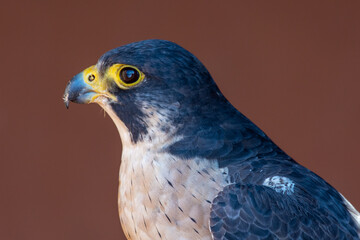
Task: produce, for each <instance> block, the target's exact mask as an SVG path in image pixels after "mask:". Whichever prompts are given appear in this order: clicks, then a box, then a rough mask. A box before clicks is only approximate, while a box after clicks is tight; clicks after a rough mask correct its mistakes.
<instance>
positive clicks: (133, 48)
mask: <svg viewBox="0 0 360 240" xmlns="http://www.w3.org/2000/svg"><path fill="white" fill-rule="evenodd" d="M64 101H65V104H66V106H67V107H68V105H69V102H70V101H71V102H75V103H98V104H99V105H100V106H101V107H102V108H104V109H105V111H106V112H107V113H108V114H109V115H110V116H111V118H112V119H113V121H114V122H115V124H116V125H117V127H118V129H119V132H120V135H121V138H122V140H123V143H124V141H129V142H132V143H136V142H138V141H141V140H143V139H144V138H145V137H150V138H151V137H153V136H155V135H157V136H159V135H161V133H167V134H168V133H169V132H171V131H172V132H175V131H178V130H179V129H181V126H182V125H184V124H192V123H194V122H196V121H198V120H199V117H200V116H201V119H202V120H204V119H207V120H206V122H212V121H215V119H216V114H217V112H219V110H220V109H221V111H223V110H224V108H222V107H220V108H219V104H220V103H221V102H222V103H225V102H227V101H226V99H225V98H224V97H223V95H222V94H221V93H220V91H219V89H218V88H217V86H216V84H215V83H214V81H213V80H212V78H211V76H210V74H209V72H208V71H207V69H206V68H205V67H204V65H203V64H202V63H201V62H200V61H199V60H198V59H197V58H196V57H195V56H194V55H192V54H191V53H190V52H188V51H187V50H185V49H183V48H182V47H180V46H179V45H177V44H175V43H172V42H169V41H164V40H146V41H141V42H135V43H131V44H128V45H125V46H122V47H119V48H115V49H113V50H110V51H109V52H107V53H105V54H104V55H103V56H102V57H101V58H100V59H99V61H98V62H97V63H96V64H95V65H93V66H90V67H89V68H87V69H85V70H84V71H82V72H81V73H79V74H77V75H76V76H74V77H73V79H72V80H71V81H70V82H69V83H68V85H67V87H66V90H65V94H64ZM220 105H221V104H220ZM202 124H204V122H202Z"/></svg>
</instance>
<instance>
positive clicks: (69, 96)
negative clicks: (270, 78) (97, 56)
mask: <svg viewBox="0 0 360 240" xmlns="http://www.w3.org/2000/svg"><path fill="white" fill-rule="evenodd" d="M96 94H97V93H96V92H95V91H94V89H93V88H92V87H91V86H90V85H89V84H87V83H86V82H85V81H84V73H83V72H81V73H79V74H77V75H75V76H74V77H73V78H72V79H71V80H70V81H69V83H68V84H67V86H66V89H65V93H64V97H63V99H64V103H65V106H66V108H69V103H70V101H71V102H75V103H90V101H91V99H92V98H93V97H94V96H95V95H96Z"/></svg>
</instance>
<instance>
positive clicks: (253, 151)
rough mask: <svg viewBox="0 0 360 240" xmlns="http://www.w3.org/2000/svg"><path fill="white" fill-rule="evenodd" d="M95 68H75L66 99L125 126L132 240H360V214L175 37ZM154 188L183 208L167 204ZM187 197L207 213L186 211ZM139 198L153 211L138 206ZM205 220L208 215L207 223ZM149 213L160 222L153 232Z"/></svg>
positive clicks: (128, 50) (126, 50) (127, 220)
mask: <svg viewBox="0 0 360 240" xmlns="http://www.w3.org/2000/svg"><path fill="white" fill-rule="evenodd" d="M117 64H118V65H119V66H120V69H122V68H121V66H123V65H126V66H133V67H136V68H137V69H139V71H141V72H139V74H140V75H141V74H143V75H144V76H145V77H144V79H143V80H142V81H140V80H139V83H137V82H136V84H135V82H134V84H135V85H134V86H130V85H126V84H124V85H121V83H120V85H119V81H120V80H119V81H116V78H119V76H115V75H111V74H110V73H109V71H110V70H109V69H111V68H112V67H113V66H117ZM134 69H135V68H134ZM90 70H91V71H92V72H91V74H94V75H93V76H99V77H98V79H99V80H98V81H99V83H97V84H98V85H96V84H93V83H91V82H86V76H88V75H86V74H85V73H82V74H79V75H76V77H75V78H74V79H73V80H72V81H71V82H70V83H69V84H68V86H67V89H66V93H65V97H64V98H65V102H66V103H67V104H68V102H69V101H74V102H80V103H89V102H97V103H99V104H100V105H101V106H102V107H103V108H104V109H105V110H106V111H107V112H108V113H109V115H110V116H111V117H112V119H113V120H114V122H115V124H116V125H117V127H118V129H119V132H120V135H121V137H122V138H123V139H122V140H123V143H124V152H125V154H124V153H123V157H124V159H125V160H126V161H124V163H123V164H122V169H123V170H122V171H121V173H123V176H120V178H121V177H122V178H121V179H122V182H123V186H122V187H120V193H121V194H122V195H121V196H123V197H128V198H129V199H130V200H129V201H130V202H131V203H127V202H126V201H124V200H123V201H119V203H120V205H121V204H123V205H126V206H125V207H122V208H121V210H120V216H121V215H122V214H123V216H124V217H123V218H121V221H122V224H123V226H127V227H129V228H131V229H130V230H129V229H128V234H127V236H128V238H129V239H130V238H136V239H140V238H142V237H143V238H148V239H151V238H154V237H157V238H161V239H162V238H167V239H177V238H178V239H198V238H199V239H200V238H201V239H210V238H211V237H213V239H359V225H358V224H359V221H360V215H359V214H358V213H357V211H356V210H355V209H353V208H352V206H351V205H350V204H349V203H348V202H347V201H346V200H345V199H344V198H343V197H342V195H341V194H340V193H339V192H338V191H336V190H335V189H334V188H333V187H332V186H330V185H329V184H328V183H327V182H326V181H324V180H323V179H322V178H320V177H319V176H318V175H316V174H315V173H313V172H311V171H310V170H308V169H306V168H304V167H302V166H301V165H299V164H298V163H297V162H295V161H294V160H293V159H292V158H291V157H290V156H288V155H287V154H286V153H285V152H284V151H282V150H281V149H280V148H279V147H278V146H277V145H276V144H274V143H273V142H272V141H271V139H270V138H269V137H268V136H267V135H266V134H265V133H264V132H263V131H261V130H260V129H259V128H258V127H257V126H256V125H255V124H253V123H252V122H251V121H250V120H249V119H247V118H246V117H245V116H244V115H242V114H241V113H240V112H239V111H237V110H236V109H235V108H234V107H233V106H232V105H231V104H230V103H229V102H228V101H227V99H226V98H225V97H224V96H223V95H222V93H221V92H220V90H219V89H218V87H217V86H216V84H215V82H214V81H213V79H212V77H211V75H210V74H209V72H208V71H207V70H206V68H205V67H204V66H203V65H202V64H201V62H200V61H199V60H198V59H197V58H196V57H195V56H194V55H192V54H191V53H190V52H188V51H186V50H185V49H183V48H181V47H180V46H178V45H176V44H174V43H172V42H169V41H164V40H147V41H141V42H136V43H132V44H129V45H125V46H122V47H119V48H116V49H113V50H111V51H109V52H107V53H105V54H104V55H103V56H102V57H101V58H100V59H99V61H98V63H97V65H96V66H94V67H92V68H91V69H90ZM90 70H86V71H90ZM135 70H136V69H135ZM86 71H85V72H86ZM119 71H120V70H119ZM84 79H85V80H84ZM91 81H92V80H91ZM120 82H121V81H120ZM84 89H86V90H84ZM85 94H88V95H89V96H87V97H85ZM136 151H142V152H143V155H141V154H138V153H137V152H136ZM123 165H126V166H124V167H123ZM144 166H146V167H144ZM169 166H171V167H172V168H173V169H172V168H171V169H166V167H169ZM135 167H137V168H141V169H135ZM149 169H150V170H149ZM151 171H152V172H151ZM140 172H142V173H140ZM185 172H186V174H185ZM157 174H158V175H157ZM120 175H121V174H120ZM153 175H155V176H153ZM195 175H196V176H195ZM200 176H201V177H200ZM153 177H154V179H152V180H150V178H153ZM128 178H131V179H128ZM199 179H201V181H202V182H201V183H198V184H197V185H196V182H195V181H198V180H199ZM134 181H137V182H134ZM188 182H190V183H191V184H192V185H191V184H190V185H186V184H188ZM185 183H186V184H185ZM141 184H143V185H144V186H143V187H139V186H138V185H141ZM147 184H149V185H150V186H151V188H150V187H149V186H147ZM218 188H219V189H218ZM134 190H137V191H138V192H135V193H134ZM139 191H140V192H141V191H143V193H139ZM150 191H155V192H156V194H160V195H161V196H162V197H168V198H167V199H165V201H168V202H169V203H171V204H175V205H176V204H178V205H177V206H176V207H173V208H166V207H164V203H163V201H161V197H158V196H150ZM166 191H170V192H171V195H167V193H166ZM180 192H181V193H180ZM141 194H143V195H141ZM196 194H198V196H196ZM134 195H136V196H134ZM185 195H186V196H185ZM170 196H171V198H170ZM184 196H185V197H184ZM210 197H211V199H208V198H210ZM139 199H144V200H141V201H139ZM154 199H156V200H157V201H156V203H154V201H155V200H154ZM200 199H202V200H201V201H202V202H199V201H200ZM185 200H186V201H188V203H189V205H191V206H188V207H189V208H190V207H191V208H193V207H195V210H196V207H198V209H199V211H200V210H201V211H200V212H202V213H203V215H202V216H199V214H197V218H196V217H192V215H191V211H190V210H189V211H184V209H183V207H182V206H181V204H180V202H181V201H183V202H185V203H182V204H184V205H186V201H185ZM172 201H173V202H172ZM139 203H140V204H143V205H144V206H145V208H144V211H145V212H146V216H145V213H144V215H142V214H143V213H142V211H141V210H139V209H137V208H138V207H139V206H136V208H134V205H136V204H139ZM146 204H148V205H146ZM194 204H195V205H194ZM196 204H198V205H196ZM146 206H148V207H146ZM149 207H150V208H152V209H149ZM129 209H130V210H129ZM131 211H134V214H136V216H135V217H134V214H133V213H132V212H131ZM148 211H149V212H150V213H148ZM170 212H171V213H172V214H170ZM183 215H184V218H185V219H186V220H184V221H183V222H182V224H183V225H179V222H180V221H182V218H181V216H183ZM151 216H152V218H151ZM203 217H206V218H207V219H208V221H207V222H206V223H205V222H204V223H203V224H199V222H200V221H202V220H203ZM135 218H136V219H137V220H136V219H135ZM134 219H135V220H134ZM149 219H156V220H154V221H158V223H159V224H158V225H157V223H155V224H153V225H151V226H152V230H151V229H150V225H149V224H150V223H149V222H147V221H148V220H149ZM159 219H160V220H159ZM189 219H190V220H189ZM149 221H150V220H149ZM209 222H210V225H209V226H208V224H209ZM160 225H161V227H160ZM171 227H176V229H178V230H177V231H167V228H168V229H170V228H171ZM209 227H210V231H209V230H208V229H209ZM125 231H127V229H125ZM147 231H148V232H149V233H147ZM130 232H131V233H130ZM139 232H140V233H139ZM150 232H151V233H150ZM189 232H191V233H189ZM171 233H173V234H175V233H177V234H179V235H175V236H171V235H169V234H171ZM191 234H193V235H191ZM189 236H193V237H189Z"/></svg>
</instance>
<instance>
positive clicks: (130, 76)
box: [120, 67, 140, 84]
mask: <svg viewBox="0 0 360 240" xmlns="http://www.w3.org/2000/svg"><path fill="white" fill-rule="evenodd" d="M139 77H140V74H139V72H138V71H137V70H136V69H134V68H131V67H124V68H123V69H121V71H120V79H121V80H122V81H123V82H124V83H126V84H131V83H134V82H136V81H137V80H139Z"/></svg>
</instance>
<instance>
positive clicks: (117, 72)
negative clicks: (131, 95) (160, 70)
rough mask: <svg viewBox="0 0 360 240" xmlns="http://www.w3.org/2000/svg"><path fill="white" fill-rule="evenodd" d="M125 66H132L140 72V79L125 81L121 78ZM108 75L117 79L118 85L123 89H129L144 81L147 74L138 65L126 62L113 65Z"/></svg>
mask: <svg viewBox="0 0 360 240" xmlns="http://www.w3.org/2000/svg"><path fill="white" fill-rule="evenodd" d="M125 67H131V68H133V69H135V70H136V71H137V72H138V73H139V79H138V80H137V81H136V82H133V83H125V82H124V81H122V80H121V78H120V71H121V69H123V68H125ZM107 75H108V77H109V78H112V79H113V80H114V81H115V83H116V84H117V85H118V87H119V88H121V89H129V88H130V87H132V86H135V85H137V84H139V83H140V82H142V80H144V78H145V75H144V74H143V73H142V72H141V71H140V70H139V69H138V68H137V67H134V66H131V65H126V64H114V65H112V66H111V67H110V68H109V70H108V72H107Z"/></svg>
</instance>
